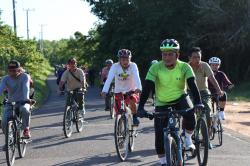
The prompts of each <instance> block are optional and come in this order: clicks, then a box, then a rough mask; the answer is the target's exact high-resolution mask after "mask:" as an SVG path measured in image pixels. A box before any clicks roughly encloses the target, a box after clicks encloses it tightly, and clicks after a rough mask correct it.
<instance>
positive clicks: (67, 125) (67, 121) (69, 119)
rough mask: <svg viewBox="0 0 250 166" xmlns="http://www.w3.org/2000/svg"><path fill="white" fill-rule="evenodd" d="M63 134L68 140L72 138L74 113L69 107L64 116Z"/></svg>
mask: <svg viewBox="0 0 250 166" xmlns="http://www.w3.org/2000/svg"><path fill="white" fill-rule="evenodd" d="M63 132H64V135H65V137H66V138H69V137H71V135H72V132H73V113H72V108H71V107H70V106H67V107H66V109H65V111H64V116H63Z"/></svg>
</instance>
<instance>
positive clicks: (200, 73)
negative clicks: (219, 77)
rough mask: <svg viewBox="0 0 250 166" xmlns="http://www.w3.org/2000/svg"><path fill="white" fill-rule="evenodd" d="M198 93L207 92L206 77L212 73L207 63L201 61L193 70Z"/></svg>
mask: <svg viewBox="0 0 250 166" xmlns="http://www.w3.org/2000/svg"><path fill="white" fill-rule="evenodd" d="M193 70H194V74H195V78H196V82H197V86H198V89H199V91H203V90H208V77H209V76H211V75H213V71H212V69H211V67H210V66H209V65H208V63H206V62H203V61H201V64H200V66H199V68H198V69H193Z"/></svg>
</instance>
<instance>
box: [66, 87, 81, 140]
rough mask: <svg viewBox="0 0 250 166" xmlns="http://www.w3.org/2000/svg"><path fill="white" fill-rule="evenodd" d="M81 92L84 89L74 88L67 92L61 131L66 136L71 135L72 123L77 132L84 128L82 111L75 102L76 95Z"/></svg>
mask: <svg viewBox="0 0 250 166" xmlns="http://www.w3.org/2000/svg"><path fill="white" fill-rule="evenodd" d="M83 94H84V91H83V90H82V89H76V90H72V91H69V92H68V95H69V102H68V103H66V108H65V111H64V116H63V131H64V135H65V137H66V138H69V137H71V135H72V133H73V124H74V123H75V125H76V131H77V132H78V133H80V132H82V130H83V128H84V112H83V111H79V105H78V103H77V95H83ZM84 109H85V108H84Z"/></svg>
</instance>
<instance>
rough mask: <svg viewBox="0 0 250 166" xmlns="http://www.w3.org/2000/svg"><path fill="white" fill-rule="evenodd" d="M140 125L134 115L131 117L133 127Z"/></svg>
mask: <svg viewBox="0 0 250 166" xmlns="http://www.w3.org/2000/svg"><path fill="white" fill-rule="evenodd" d="M139 124H140V121H139V119H138V117H137V116H136V115H133V125H134V126H138V125H139Z"/></svg>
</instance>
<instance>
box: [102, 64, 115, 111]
mask: <svg viewBox="0 0 250 166" xmlns="http://www.w3.org/2000/svg"><path fill="white" fill-rule="evenodd" d="M113 63H114V62H113V60H112V59H107V60H106V61H105V64H106V66H105V67H104V68H103V69H102V71H101V85H102V88H103V85H104V83H105V81H106V80H107V78H108V73H109V70H110V68H111V66H112V65H113ZM109 101H110V97H109V96H107V97H105V111H109V110H110V109H111V108H109V107H110V105H109Z"/></svg>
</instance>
